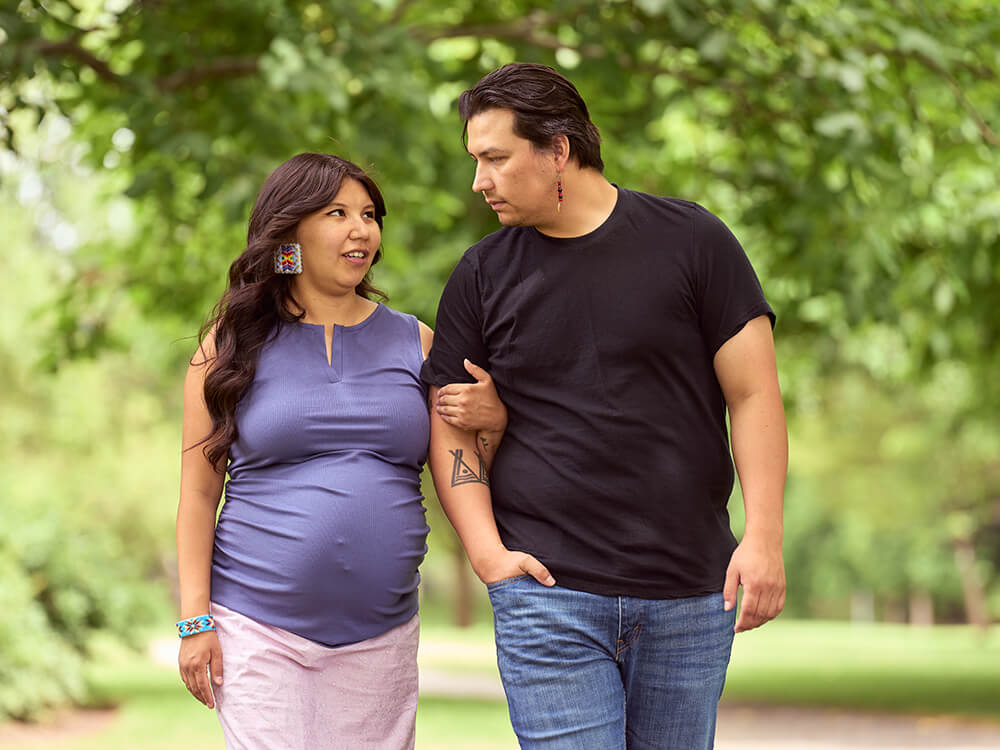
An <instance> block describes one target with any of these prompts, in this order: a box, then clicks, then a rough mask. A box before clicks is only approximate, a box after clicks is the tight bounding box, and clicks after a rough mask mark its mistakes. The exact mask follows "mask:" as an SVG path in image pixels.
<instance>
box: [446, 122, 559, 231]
mask: <svg viewBox="0 0 1000 750" xmlns="http://www.w3.org/2000/svg"><path fill="white" fill-rule="evenodd" d="M466 132H467V135H468V142H467V144H466V148H467V149H468V151H469V154H471V156H472V158H473V159H475V160H476V177H475V179H474V180H473V181H472V189H473V190H474V191H475V192H477V193H482V194H483V197H485V198H486V202H487V203H489V204H490V207H491V208H492V209H493V210H494V211H496V213H497V218H498V219H499V220H500V223H501V224H503V225H504V226H508V227H511V226H536V227H537V226H540V225H545V224H547V223H548V222H549V221H550V220H551V217H552V216H554V215H555V212H556V206H557V204H558V195H557V193H556V178H557V172H556V166H555V158H554V157H553V155H552V154H551V153H547V152H545V151H539V150H538V149H536V148H535V147H534V146H533V145H532V143H531V141H529V140H527V139H526V138H521V137H520V136H518V135H515V134H514V113H513V112H512V111H511V110H509V109H488V110H486V111H485V112H480V113H479V114H478V115H474V116H473V117H471V118H469V122H468V129H467V131H466Z"/></svg>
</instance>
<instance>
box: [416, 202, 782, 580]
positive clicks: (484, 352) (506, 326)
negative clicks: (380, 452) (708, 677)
mask: <svg viewBox="0 0 1000 750" xmlns="http://www.w3.org/2000/svg"><path fill="white" fill-rule="evenodd" d="M760 315H768V316H770V318H771V322H772V324H773V322H774V313H773V312H772V311H771V308H770V307H769V306H768V304H767V302H766V301H765V299H764V294H763V292H762V291H761V287H760V283H759V282H758V281H757V277H756V275H755V274H754V271H753V268H752V267H751V266H750V262H749V260H748V259H747V257H746V254H745V253H744V252H743V249H742V248H741V247H740V244H739V242H738V241H737V240H736V238H735V237H734V236H733V235H732V233H731V232H730V231H729V230H728V229H727V228H726V226H725V225H724V224H723V223H722V222H721V221H720V220H719V219H718V218H716V217H715V216H713V215H712V214H711V213H709V212H708V211H706V210H705V209H703V208H702V207H700V206H698V205H697V204H695V203H691V202H688V201H682V200H678V199H675V198H659V197H655V196H651V195H646V194H644V193H639V192H635V191H631V190H625V189H622V188H619V189H618V202H617V204H616V206H615V209H614V211H613V212H612V214H611V216H610V217H609V218H608V219H607V221H605V223H604V224H602V225H601V226H600V227H598V228H597V229H596V230H594V231H593V232H591V233H590V234H587V235H584V236H582V237H574V238H568V239H560V238H553V237H548V236H546V235H543V234H541V233H540V232H538V231H537V230H536V229H534V228H533V227H505V228H503V229H501V230H499V231H498V232H495V233H493V234H491V235H489V236H488V237H486V238H484V239H483V240H482V241H480V242H479V243H477V244H476V245H474V246H473V247H471V248H470V249H469V250H468V251H467V252H466V253H465V255H464V256H463V257H462V259H461V260H460V261H459V263H458V265H457V266H456V267H455V270H454V271H453V272H452V275H451V278H450V279H449V281H448V284H447V286H446V287H445V290H444V293H443V294H442V297H441V303H440V306H439V308H438V315H437V323H436V331H435V334H434V345H433V347H432V349H431V353H430V357H429V359H428V360H427V362H425V363H424V367H423V370H422V372H421V375H422V377H423V379H424V380H425V381H426V382H427V383H429V384H430V385H438V386H441V385H446V384H448V383H455V382H469V381H470V378H469V376H468V374H467V373H466V372H465V369H464V368H463V366H462V360H463V358H468V359H469V360H470V361H472V362H474V363H475V364H477V365H479V366H481V367H483V368H485V369H486V370H488V371H489V372H490V374H491V375H492V376H493V379H494V381H495V383H496V387H497V391H498V392H499V394H500V397H501V398H502V399H503V401H504V403H505V404H506V405H507V410H508V425H507V432H506V434H505V436H504V440H503V444H502V445H501V447H500V450H499V453H498V455H497V457H496V460H495V463H494V465H493V470H492V472H491V485H492V486H491V489H492V495H493V511H494V515H495V516H496V520H497V526H498V528H499V531H500V536H501V538H502V539H503V542H504V544H505V545H506V546H507V547H508V548H509V549H515V550H521V551H524V552H528V553H530V554H532V555H534V556H536V557H537V558H538V559H539V560H541V561H542V562H543V563H544V564H545V565H546V566H547V567H548V568H549V570H550V571H551V572H552V574H553V576H555V578H556V581H557V582H558V583H559V584H560V585H563V586H567V587H569V588H574V589H579V590H582V591H589V592H591V593H595V594H604V595H610V596H618V595H621V596H636V597H642V598H650V599H662V598H674V597H683V596H697V595H702V594H708V593H713V592H718V591H721V590H722V585H723V582H724V580H725V571H726V567H727V565H728V563H729V558H730V556H731V554H732V551H733V549H734V548H735V545H736V540H735V538H734V537H733V534H732V532H731V530H730V528H729V513H728V511H727V508H726V505H727V503H728V499H729V495H730V493H731V491H732V486H733V464H732V460H731V458H730V454H729V439H728V433H727V430H726V419H725V401H724V399H723V396H722V390H721V388H720V386H719V383H718V380H717V379H716V376H715V371H714V369H713V367H712V358H713V357H714V355H715V353H716V352H717V351H718V349H719V347H720V346H722V344H724V343H725V342H726V341H727V340H728V339H729V338H730V337H732V336H733V335H734V334H736V333H738V332H739V331H740V330H741V329H742V328H743V326H744V325H745V324H746V323H747V322H748V321H750V320H751V319H753V318H755V317H757V316H760Z"/></svg>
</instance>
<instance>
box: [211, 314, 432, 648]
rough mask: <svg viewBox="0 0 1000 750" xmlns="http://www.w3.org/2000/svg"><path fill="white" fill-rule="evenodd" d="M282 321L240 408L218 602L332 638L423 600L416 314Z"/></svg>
mask: <svg viewBox="0 0 1000 750" xmlns="http://www.w3.org/2000/svg"><path fill="white" fill-rule="evenodd" d="M332 355H333V356H332V362H329V361H327V358H326V344H325V342H324V338H323V326H321V325H312V324H306V323H292V324H283V325H282V326H281V327H280V330H279V333H278V336H277V337H276V338H274V339H272V340H271V341H269V342H268V343H267V344H266V345H265V346H264V348H263V349H262V350H261V354H260V361H259V362H258V364H257V374H256V376H255V377H254V381H253V384H252V385H251V386H250V388H249V390H248V391H247V393H246V395H244V397H243V399H242V400H241V401H240V403H239V405H238V407H237V410H236V419H237V425H238V427H239V439H238V440H237V441H236V442H235V443H233V445H232V448H231V449H230V453H229V457H230V462H229V481H228V483H227V484H226V493H225V498H226V500H225V504H224V505H223V507H222V512H221V514H220V516H219V522H218V525H217V527H216V530H215V551H214V555H213V562H212V600H213V601H216V602H218V603H219V604H222V605H223V606H226V607H229V608H230V609H232V610H235V611H237V612H240V613H242V614H244V615H247V616H248V617H250V618H252V619H254V620H257V621H259V622H262V623H265V624H268V625H274V626H276V627H279V628H284V629H285V630H289V631H291V632H293V633H297V634H299V635H301V636H304V637H306V638H309V639H310V640H312V641H316V642H317V643H321V644H323V645H326V646H338V645H344V644H348V643H355V642H357V641H362V640H365V639H368V638H373V637H375V636H377V635H380V634H382V633H384V632H386V631H387V630H389V629H391V628H393V627H395V626H396V625H401V624H402V623H404V622H406V621H407V620H409V619H410V618H411V617H413V615H414V614H415V613H416V611H417V582H418V581H419V575H418V573H417V567H418V566H419V565H420V563H421V561H422V560H423V558H424V553H425V552H426V550H427V546H426V543H425V541H426V537H427V531H428V528H427V523H426V521H425V519H424V507H423V497H422V496H421V494H420V469H421V467H422V466H423V463H424V460H425V459H426V457H427V440H428V432H429V420H428V415H427V396H426V392H425V390H424V386H423V384H422V383H421V381H420V366H421V364H422V362H423V355H422V353H421V348H420V332H419V330H418V327H417V320H416V318H414V317H413V316H412V315H404V314H402V313H398V312H395V311H394V310H391V309H389V308H388V307H386V306H385V305H379V306H378V307H377V308H376V309H375V311H374V312H373V313H372V314H371V315H370V316H369V317H368V318H366V319H365V320H363V321H362V322H361V323H358V324H357V325H354V326H339V325H338V326H334V331H333V345H332Z"/></svg>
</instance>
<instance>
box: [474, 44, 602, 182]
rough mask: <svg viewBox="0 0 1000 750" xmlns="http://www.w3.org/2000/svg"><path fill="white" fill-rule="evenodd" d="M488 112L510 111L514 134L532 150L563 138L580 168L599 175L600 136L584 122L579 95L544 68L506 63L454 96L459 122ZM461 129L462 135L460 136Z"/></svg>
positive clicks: (587, 119) (586, 116)
mask: <svg viewBox="0 0 1000 750" xmlns="http://www.w3.org/2000/svg"><path fill="white" fill-rule="evenodd" d="M488 109H509V110H511V111H512V112H513V113H514V134H515V135H517V136H519V137H521V138H526V139H527V140H529V141H531V143H532V144H534V146H535V148H538V149H542V150H548V149H550V148H551V147H552V139H553V138H555V137H556V136H557V135H565V136H566V137H567V138H568V139H569V153H570V156H571V157H574V158H575V159H576V161H577V163H578V164H579V165H580V166H581V167H593V168H594V169H596V170H597V171H598V172H603V171H604V161H603V160H602V159H601V136H600V133H598V131H597V126H596V125H594V123H592V122H591V121H590V113H589V112H587V105H586V104H585V103H584V101H583V97H581V96H580V92H579V91H577V90H576V87H575V86H574V85H573V84H572V83H570V82H569V80H568V79H567V78H566V77H565V76H564V75H562V74H561V73H558V72H556V71H555V70H553V69H552V68H550V67H549V66H548V65H537V64H535V63H510V64H509V65H504V66H503V67H502V68H499V69H498V70H494V71H493V72H492V73H490V74H489V75H487V76H485V77H484V78H482V79H481V80H480V81H479V83H477V84H476V85H475V86H473V87H472V88H471V89H469V90H468V91H463V92H462V95H461V96H460V97H458V113H459V115H461V117H462V119H463V120H465V127H466V130H467V129H468V126H469V119H470V118H472V117H474V116H475V115H478V114H479V113H480V112H485V111H486V110H488ZM465 132H466V131H463V137H464V135H465Z"/></svg>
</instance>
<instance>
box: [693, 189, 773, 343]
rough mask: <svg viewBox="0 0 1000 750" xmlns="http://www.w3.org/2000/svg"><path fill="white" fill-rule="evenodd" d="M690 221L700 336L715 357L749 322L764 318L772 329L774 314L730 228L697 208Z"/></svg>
mask: <svg viewBox="0 0 1000 750" xmlns="http://www.w3.org/2000/svg"><path fill="white" fill-rule="evenodd" d="M693 219H694V225H693V230H692V235H693V236H692V239H693V245H694V252H695V269H696V271H695V287H696V292H697V294H698V316H699V322H700V325H701V333H702V337H703V338H704V340H705V344H706V346H707V347H708V350H709V351H710V352H711V354H712V356H715V354H716V352H718V351H719V348H720V347H721V346H722V345H723V344H725V343H726V342H727V341H728V340H729V339H730V338H732V337H733V336H735V335H736V334H737V333H739V332H740V331H741V330H742V329H743V326H745V325H746V324H747V323H749V322H750V321H751V320H753V319H754V318H756V317H759V316H761V315H767V316H768V318H770V320H771V326H772V327H773V326H774V322H775V315H774V311H773V310H772V309H771V306H770V305H769V304H768V303H767V300H766V299H765V298H764V290H763V289H761V286H760V281H759V280H758V279H757V274H756V273H755V272H754V270H753V266H751V265H750V259H749V258H747V255H746V253H745V252H744V251H743V247H742V245H740V243H739V240H737V239H736V237H735V236H733V233H732V232H731V231H729V228H728V227H727V226H726V225H725V224H723V223H722V220H721V219H719V218H718V217H717V216H715V215H713V214H712V213H710V212H708V211H706V210H705V209H704V208H701V207H700V206H697V207H696V208H695V212H694V216H693Z"/></svg>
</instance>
